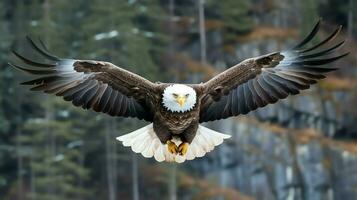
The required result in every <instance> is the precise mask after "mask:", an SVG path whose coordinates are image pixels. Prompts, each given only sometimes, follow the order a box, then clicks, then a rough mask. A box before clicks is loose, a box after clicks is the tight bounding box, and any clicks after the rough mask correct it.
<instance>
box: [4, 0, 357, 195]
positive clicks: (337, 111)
mask: <svg viewBox="0 0 357 200" xmlns="http://www.w3.org/2000/svg"><path fill="white" fill-rule="evenodd" d="M356 13H357V2H356V1H354V0H224V1H219V0H184V1H179V0H150V1H149V0H106V1H105V0H76V1H69V0H2V1H0V199H1V200H2V199H4V200H23V199H26V200H27V199H29V200H70V199H76V200H80V199H83V200H96V199H107V200H117V199H133V200H139V199H145V200H149V199H171V200H175V199H197V200H198V199H243V200H248V199H289V200H293V199H297V200H298V199H311V200H318V199H321V200H326V199H327V200H332V199H343V200H348V199H356V198H357V143H356V139H357V123H356V122H357V108H356V106H357V105H356V102H357V79H356V77H357V68H356V65H357V60H356V59H357V57H356V56H357V55H356V49H357V42H356V38H357V16H356V15H357V14H356ZM319 17H322V19H323V20H324V23H323V28H322V31H321V32H320V34H319V38H320V39H321V38H323V37H324V36H326V35H327V34H329V33H331V32H332V31H333V30H334V29H335V28H336V27H337V26H338V25H339V24H341V25H343V26H344V29H343V32H342V34H341V36H340V37H339V40H343V39H344V38H347V43H346V45H345V46H344V47H342V49H340V50H341V52H346V51H350V52H351V53H352V54H351V55H350V56H348V57H347V58H344V59H343V60H341V61H338V62H336V63H334V65H335V66H336V67H339V68H340V70H339V71H336V72H334V73H331V74H330V76H329V78H327V79H326V80H324V81H321V82H320V83H319V84H317V85H316V86H314V87H312V88H311V89H309V90H306V91H304V92H302V94H300V95H298V96H293V97H289V98H288V99H286V100H283V101H280V102H279V103H277V104H275V105H270V106H267V107H265V108H262V109H259V110H257V111H254V112H252V113H250V114H249V115H248V116H245V117H237V118H233V119H231V120H223V121H217V122H213V123H209V124H207V126H210V127H211V128H213V129H215V130H218V131H221V132H223V133H227V134H231V135H232V136H233V137H232V139H230V140H229V141H227V142H225V143H224V144H223V145H221V146H219V147H218V148H216V149H215V150H214V151H213V152H211V153H209V154H208V155H206V156H205V157H203V158H199V159H195V160H194V161H189V162H186V163H184V164H180V165H176V164H169V163H157V162H155V161H154V160H153V159H145V158H143V157H142V156H139V155H135V154H133V153H132V152H131V150H130V149H128V148H124V147H122V145H121V144H120V143H119V142H117V141H116V140H115V137H116V136H119V135H122V134H124V133H128V132H130V131H132V130H135V129H137V128H139V127H141V126H143V125H144V123H143V122H141V121H139V120H134V119H122V118H110V117H108V116H106V115H104V114H98V113H94V112H92V111H84V110H82V109H80V108H75V107H74V106H72V105H71V104H70V103H68V102H64V101H63V100H62V99H60V98H57V97H53V96H46V95H43V94H41V93H33V92H29V91H28V90H27V88H25V87H22V86H20V85H19V83H20V82H23V81H25V80H28V77H27V76H26V75H25V74H23V73H19V72H18V71H16V70H14V69H12V68H10V67H9V66H8V64H7V62H8V61H9V60H12V59H14V57H12V56H11V52H10V50H11V49H16V50H18V51H20V52H22V53H25V54H27V55H29V54H31V52H30V51H29V47H28V46H26V45H25V36H26V35H31V36H33V37H35V38H36V37H41V38H42V39H43V40H44V41H45V43H46V44H47V46H48V47H49V49H50V50H51V51H52V52H53V53H55V54H57V55H59V56H61V57H69V58H82V59H97V60H106V61H111V62H113V63H115V64H117V65H120V66H128V67H125V68H126V69H128V70H131V71H133V72H135V73H138V74H140V75H142V76H145V77H146V78H148V79H150V80H152V81H161V82H164V81H166V82H195V83H198V82H200V81H204V80H207V79H208V78H210V77H212V76H213V75H214V74H216V73H217V72H219V71H222V70H224V69H226V68H228V67H230V66H232V65H234V64H235V63H238V62H240V61H242V60H243V59H245V58H249V57H253V56H258V55H261V54H265V53H269V52H273V51H277V50H280V49H283V48H288V47H289V46H292V45H293V44H294V42H295V43H296V42H298V40H299V39H301V38H302V37H303V36H305V35H306V33H307V32H308V31H310V30H311V29H312V27H313V25H314V24H315V23H316V22H317V21H318V19H319Z"/></svg>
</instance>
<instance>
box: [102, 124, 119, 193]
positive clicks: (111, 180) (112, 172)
mask: <svg viewBox="0 0 357 200" xmlns="http://www.w3.org/2000/svg"><path fill="white" fill-rule="evenodd" d="M113 123H114V122H113V119H107V120H106V122H105V126H106V127H105V154H106V166H107V184H108V199H109V200H116V199H117V197H116V195H117V192H116V188H117V186H116V185H117V183H116V169H114V168H115V162H116V160H115V152H114V151H115V149H114V147H113V146H114V145H113V144H112V134H111V133H112V132H114V130H113V129H114V126H113Z"/></svg>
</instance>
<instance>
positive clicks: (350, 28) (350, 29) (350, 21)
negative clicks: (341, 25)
mask: <svg viewBox="0 0 357 200" xmlns="http://www.w3.org/2000/svg"><path fill="white" fill-rule="evenodd" d="M353 1H354V0H349V5H348V19H347V23H348V24H347V26H348V27H347V28H348V30H347V32H348V37H349V38H352V37H353V10H354V9H353V6H354V5H353Z"/></svg>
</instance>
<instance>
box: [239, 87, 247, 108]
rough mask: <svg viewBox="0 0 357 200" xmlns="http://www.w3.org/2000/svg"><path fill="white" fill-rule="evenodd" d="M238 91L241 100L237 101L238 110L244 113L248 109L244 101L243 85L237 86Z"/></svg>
mask: <svg viewBox="0 0 357 200" xmlns="http://www.w3.org/2000/svg"><path fill="white" fill-rule="evenodd" d="M238 92H239V94H238V95H239V97H241V100H240V101H239V105H240V106H239V110H240V113H241V114H245V113H248V112H249V110H248V108H247V107H248V106H247V104H246V101H245V94H244V90H243V87H238Z"/></svg>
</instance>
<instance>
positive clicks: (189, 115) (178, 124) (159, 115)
mask: <svg viewBox="0 0 357 200" xmlns="http://www.w3.org/2000/svg"><path fill="white" fill-rule="evenodd" d="M169 85H171V84H162V86H161V87H160V89H159V90H160V91H158V94H163V92H164V89H165V88H166V87H168V86H169ZM188 86H190V85H188ZM190 87H192V86H190ZM192 88H194V90H195V91H196V94H197V97H196V99H197V100H196V104H195V106H194V108H193V109H192V110H190V111H187V112H183V113H180V112H174V113H173V112H171V111H169V110H167V109H166V108H165V107H164V106H163V104H162V102H163V101H162V96H161V98H160V99H159V100H158V101H157V102H156V105H155V111H154V119H153V126H154V131H155V133H156V135H157V136H158V137H159V139H160V141H161V142H162V143H166V142H167V141H168V140H170V139H172V137H174V136H175V137H179V138H180V139H181V141H182V142H187V143H191V142H192V140H193V138H194V137H195V135H196V132H197V129H198V125H199V115H200V104H201V100H200V99H201V98H200V97H201V91H200V89H199V87H192Z"/></svg>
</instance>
